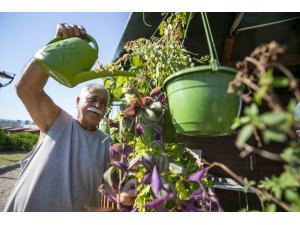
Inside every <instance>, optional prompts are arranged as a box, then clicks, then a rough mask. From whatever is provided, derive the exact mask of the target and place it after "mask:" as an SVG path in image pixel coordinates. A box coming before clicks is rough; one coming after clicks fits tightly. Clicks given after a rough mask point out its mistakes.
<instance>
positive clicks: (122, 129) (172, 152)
mask: <svg viewBox="0 0 300 225" xmlns="http://www.w3.org/2000/svg"><path fill="white" fill-rule="evenodd" d="M192 16H193V15H192V14H191V13H175V14H168V15H167V16H166V17H165V18H166V19H165V20H164V21H162V23H161V24H160V26H159V29H158V30H159V37H154V36H153V37H152V38H151V39H150V40H147V39H138V40H135V41H130V42H128V43H127V44H126V45H125V50H126V52H127V53H126V54H124V55H123V57H121V58H120V59H118V60H117V61H116V62H114V63H112V64H109V65H105V66H103V65H100V64H99V67H98V70H111V71H113V70H116V69H121V67H126V66H127V67H129V68H127V69H128V70H129V71H130V72H133V73H135V74H136V76H135V77H109V78H105V79H104V80H103V82H104V85H105V87H106V88H107V90H108V92H109V94H110V100H111V103H110V105H113V104H116V103H118V104H119V105H121V110H122V111H121V112H120V113H119V114H118V116H117V118H116V119H114V120H111V119H107V120H106V121H107V125H108V126H110V129H106V130H107V131H106V132H108V133H109V134H110V135H111V136H112V137H113V139H114V141H115V144H114V145H112V146H111V148H110V156H111V159H112V166H111V167H110V168H109V169H108V170H107V171H106V172H105V174H104V184H103V185H102V186H101V188H100V191H101V192H102V193H104V194H106V195H107V196H108V199H110V201H113V202H115V203H116V204H117V208H118V210H123V207H122V205H121V204H120V202H121V201H120V199H121V198H122V192H123V191H124V188H125V187H126V188H127V191H128V183H130V184H134V185H132V189H133V190H135V195H136V196H135V201H134V205H133V210H134V211H222V208H221V206H220V205H219V203H218V200H217V198H216V196H215V195H214V193H213V192H212V190H211V188H210V186H211V182H209V181H208V179H207V178H206V169H205V168H204V167H203V165H202V164H201V163H200V161H199V156H197V155H196V154H195V153H193V152H192V151H191V150H190V149H188V148H187V147H186V146H185V145H184V144H181V143H177V142H176V143H172V142H171V143H166V142H164V140H165V136H166V127H165V126H164V125H165V123H166V116H167V113H168V106H167V102H166V100H165V96H164V93H163V91H162V90H161V85H162V84H163V82H164V80H165V79H166V78H167V77H168V76H170V75H171V74H172V73H174V72H177V71H179V70H181V69H183V68H186V67H193V66H194V65H196V64H199V63H205V62H206V61H207V60H208V59H209V57H208V56H205V57H200V58H197V55H196V54H194V53H191V52H188V51H187V50H186V49H185V48H184V45H183V41H184V39H185V35H186V29H187V27H188V24H189V21H190V20H191V18H192ZM106 128H107V127H106ZM173 136H175V131H174V132H173ZM133 192H134V191H133ZM133 192H131V193H133Z"/></svg>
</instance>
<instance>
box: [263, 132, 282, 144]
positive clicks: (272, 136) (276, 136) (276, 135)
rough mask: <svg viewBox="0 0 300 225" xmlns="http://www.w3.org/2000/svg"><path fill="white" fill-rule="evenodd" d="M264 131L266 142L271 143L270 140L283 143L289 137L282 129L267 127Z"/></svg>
mask: <svg viewBox="0 0 300 225" xmlns="http://www.w3.org/2000/svg"><path fill="white" fill-rule="evenodd" d="M262 132H263V139H264V142H265V143H266V144H268V143H270V141H275V142H280V143H282V142H285V141H286V139H287V137H286V134H285V133H283V132H280V131H275V130H270V129H266V130H263V131H262Z"/></svg>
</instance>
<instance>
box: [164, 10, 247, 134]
mask: <svg viewBox="0 0 300 225" xmlns="http://www.w3.org/2000/svg"><path fill="white" fill-rule="evenodd" d="M201 16H202V21H203V26H204V30H205V34H206V39H207V43H208V47H209V51H210V55H211V58H210V64H209V65H208V66H207V65H206V66H198V67H194V68H187V69H183V70H180V71H178V72H176V73H174V74H172V75H171V76H169V77H168V78H167V79H166V80H165V81H164V84H163V88H164V90H165V91H166V93H167V99H168V103H169V108H170V115H171V120H172V123H173V125H174V127H175V129H176V131H177V132H178V133H179V134H185V135H192V136H217V135H223V134H227V133H230V132H231V129H230V127H231V125H232V124H233V122H234V120H235V118H236V117H238V116H239V113H240V108H241V99H240V97H239V96H237V95H233V94H232V95H229V94H227V87H228V84H229V82H230V81H232V80H233V79H234V76H235V74H236V70H235V69H233V68H230V67H224V66H220V64H219V61H218V57H217V52H216V48H215V45H214V41H213V37H212V33H211V30H210V26H209V22H208V18H207V15H206V13H201ZM178 103H180V104H178ZM183 109H184V110H183Z"/></svg>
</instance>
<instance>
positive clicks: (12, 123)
mask: <svg viewBox="0 0 300 225" xmlns="http://www.w3.org/2000/svg"><path fill="white" fill-rule="evenodd" d="M0 128H1V129H3V130H4V131H5V132H7V133H17V132H29V133H32V134H39V133H40V129H39V128H38V126H37V125H35V123H33V122H31V121H29V120H25V121H23V120H4V119H0Z"/></svg>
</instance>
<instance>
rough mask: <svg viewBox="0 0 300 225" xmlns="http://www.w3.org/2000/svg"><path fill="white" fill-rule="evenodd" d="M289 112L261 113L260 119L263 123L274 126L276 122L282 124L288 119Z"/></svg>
mask: <svg viewBox="0 0 300 225" xmlns="http://www.w3.org/2000/svg"><path fill="white" fill-rule="evenodd" d="M287 116H288V115H287V114H286V113H284V112H282V113H273V112H267V113H264V114H261V115H260V119H261V120H262V122H263V123H265V124H266V125H267V126H274V125H276V124H281V123H283V122H285V120H286V119H287Z"/></svg>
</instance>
